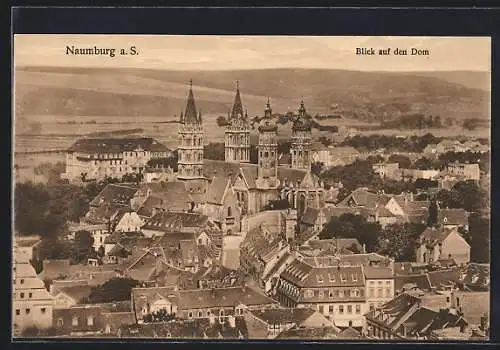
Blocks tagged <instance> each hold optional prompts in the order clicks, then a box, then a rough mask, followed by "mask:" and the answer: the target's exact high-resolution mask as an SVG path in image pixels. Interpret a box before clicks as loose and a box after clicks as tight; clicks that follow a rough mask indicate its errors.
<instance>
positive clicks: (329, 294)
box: [328, 290, 333, 298]
mask: <svg viewBox="0 0 500 350" xmlns="http://www.w3.org/2000/svg"><path fill="white" fill-rule="evenodd" d="M328 296H329V297H330V298H333V290H330V291H328Z"/></svg>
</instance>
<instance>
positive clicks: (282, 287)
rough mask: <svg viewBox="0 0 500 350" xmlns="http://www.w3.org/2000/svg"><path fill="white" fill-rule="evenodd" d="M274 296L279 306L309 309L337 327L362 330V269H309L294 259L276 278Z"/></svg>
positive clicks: (359, 267)
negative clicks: (276, 283)
mask: <svg viewBox="0 0 500 350" xmlns="http://www.w3.org/2000/svg"><path fill="white" fill-rule="evenodd" d="M276 295H277V298H278V300H279V302H280V304H281V305H283V306H285V307H299V308H311V309H313V310H316V311H318V312H319V313H321V314H322V315H324V316H326V317H327V318H329V319H330V320H332V321H333V322H334V323H335V326H337V327H356V328H361V327H363V323H364V318H363V314H364V313H365V312H366V290H365V277H364V273H363V267H362V266H340V265H338V266H312V265H310V264H308V263H306V262H304V261H300V260H299V259H296V260H295V261H293V262H292V263H290V264H289V265H288V267H287V268H286V269H285V270H284V272H283V273H282V274H281V275H280V279H279V281H278V285H277V288H276Z"/></svg>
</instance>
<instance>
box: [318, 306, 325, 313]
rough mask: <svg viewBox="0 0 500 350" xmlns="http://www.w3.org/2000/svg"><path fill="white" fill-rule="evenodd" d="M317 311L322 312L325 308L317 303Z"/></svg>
mask: <svg viewBox="0 0 500 350" xmlns="http://www.w3.org/2000/svg"><path fill="white" fill-rule="evenodd" d="M318 311H319V313H320V314H322V313H324V312H325V309H324V307H323V305H318Z"/></svg>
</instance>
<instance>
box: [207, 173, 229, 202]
mask: <svg viewBox="0 0 500 350" xmlns="http://www.w3.org/2000/svg"><path fill="white" fill-rule="evenodd" d="M229 181H230V179H228V178H227V177H225V176H215V177H214V178H212V181H211V182H210V185H209V186H208V190H207V195H206V200H207V203H213V204H222V200H223V196H224V192H225V191H226V188H227V187H228V185H229Z"/></svg>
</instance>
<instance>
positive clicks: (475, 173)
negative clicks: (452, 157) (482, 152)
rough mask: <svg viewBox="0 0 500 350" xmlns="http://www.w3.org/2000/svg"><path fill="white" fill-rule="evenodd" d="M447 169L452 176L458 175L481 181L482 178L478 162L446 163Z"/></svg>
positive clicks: (466, 178)
mask: <svg viewBox="0 0 500 350" xmlns="http://www.w3.org/2000/svg"><path fill="white" fill-rule="evenodd" d="M446 171H447V173H448V174H449V175H451V176H458V177H461V178H464V179H465V180H474V181H479V180H480V179H481V170H480V169H479V164H477V163H474V164H468V163H459V162H455V163H449V164H448V165H446Z"/></svg>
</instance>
